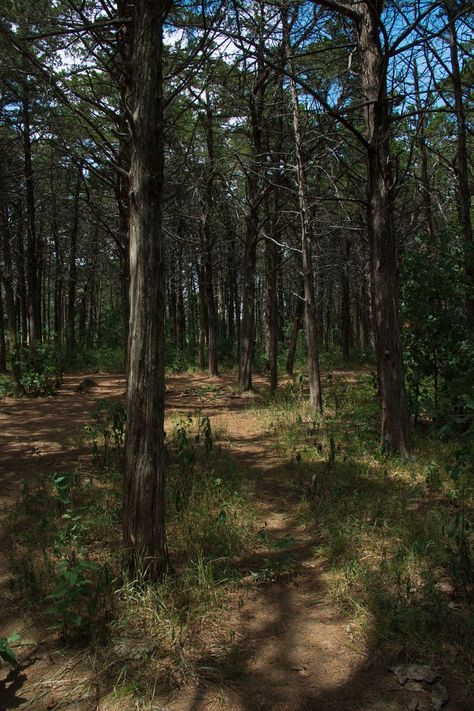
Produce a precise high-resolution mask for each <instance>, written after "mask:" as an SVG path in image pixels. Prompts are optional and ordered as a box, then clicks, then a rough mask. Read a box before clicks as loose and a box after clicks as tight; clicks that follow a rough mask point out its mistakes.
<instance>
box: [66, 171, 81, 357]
mask: <svg viewBox="0 0 474 711" xmlns="http://www.w3.org/2000/svg"><path fill="white" fill-rule="evenodd" d="M81 184H82V163H81V164H80V165H79V168H78V171H77V179H76V186H75V190H74V210H73V216H72V229H71V240H70V243H69V275H68V297H67V349H68V351H69V353H71V354H72V353H74V351H75V348H76V288H77V284H76V282H77V267H76V258H77V236H78V232H79V206H80V198H81Z"/></svg>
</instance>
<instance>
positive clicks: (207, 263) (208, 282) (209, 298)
mask: <svg viewBox="0 0 474 711" xmlns="http://www.w3.org/2000/svg"><path fill="white" fill-rule="evenodd" d="M204 123H205V130H206V146H207V157H208V165H207V169H206V186H205V191H204V201H203V209H202V217H201V219H202V225H201V229H202V240H203V273H204V274H203V275H204V292H205V299H206V312H207V354H208V368H209V375H218V374H219V369H218V364H217V309H216V299H215V294H214V269H213V251H214V245H215V238H214V234H213V229H212V219H213V212H214V211H213V205H214V171H215V166H214V150H215V146H214V126H213V121H212V109H211V104H210V100H209V95H208V93H207V92H206V106H205V115H204Z"/></svg>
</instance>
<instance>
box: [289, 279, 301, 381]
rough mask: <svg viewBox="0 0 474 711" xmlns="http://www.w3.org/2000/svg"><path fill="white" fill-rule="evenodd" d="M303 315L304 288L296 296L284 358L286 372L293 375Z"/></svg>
mask: <svg viewBox="0 0 474 711" xmlns="http://www.w3.org/2000/svg"><path fill="white" fill-rule="evenodd" d="M303 316H304V288H303V287H302V288H301V289H300V294H299V297H297V298H296V303H295V312H294V317H293V327H292V329H291V335H290V342H289V345H288V356H287V359H286V372H287V373H288V375H294V370H295V359H296V349H297V346H298V336H299V333H300V331H301V328H302V326H303Z"/></svg>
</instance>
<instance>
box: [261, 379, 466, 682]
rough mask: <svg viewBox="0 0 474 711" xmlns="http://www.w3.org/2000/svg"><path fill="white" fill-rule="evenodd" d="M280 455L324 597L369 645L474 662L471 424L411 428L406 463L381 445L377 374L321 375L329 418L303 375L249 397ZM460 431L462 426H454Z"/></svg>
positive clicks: (412, 654) (415, 656)
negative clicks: (309, 401)
mask: <svg viewBox="0 0 474 711" xmlns="http://www.w3.org/2000/svg"><path fill="white" fill-rule="evenodd" d="M252 407H254V408H256V410H257V411H258V413H259V417H260V418H261V419H262V421H263V422H264V423H265V425H266V426H267V427H268V428H269V429H270V430H271V431H272V432H273V434H274V442H275V447H276V449H277V450H278V452H279V453H280V455H281V456H282V458H283V460H284V461H286V462H287V464H286V466H285V475H286V477H287V481H288V486H289V488H291V489H292V490H293V493H294V494H295V496H296V497H298V499H299V502H300V503H299V513H300V517H301V522H302V523H303V524H306V525H307V526H309V527H310V528H311V530H312V531H313V533H314V541H315V544H314V548H313V555H314V558H315V559H317V560H318V561H320V562H321V563H322V567H323V570H324V579H325V582H326V583H327V585H328V591H329V594H330V596H331V597H332V598H333V599H335V600H336V601H337V602H338V604H339V606H340V607H341V609H342V610H343V611H344V612H345V613H346V614H348V615H349V616H350V618H351V620H352V622H351V625H350V630H351V632H350V634H351V635H352V636H353V637H354V638H357V639H359V640H362V641H363V642H364V643H365V645H367V647H368V648H372V647H374V646H377V645H379V644H381V643H384V642H388V643H390V644H392V645H394V646H395V648H396V649H398V650H399V651H401V652H403V653H404V654H405V655H406V656H407V657H408V658H409V659H412V660H427V659H432V658H435V659H438V660H439V659H443V661H444V662H446V661H447V662H448V663H456V664H458V665H460V666H462V668H464V669H465V670H467V669H468V668H469V665H470V664H472V661H473V660H474V609H473V606H472V602H473V593H474V536H473V532H474V527H473V516H472V514H473V505H474V487H473V485H474V479H473V473H474V472H473V461H474V457H473V449H472V439H473V438H472V424H471V429H468V424H469V423H467V421H466V416H464V419H463V418H458V420H462V421H461V422H458V423H457V424H456V423H455V424H456V427H457V429H456V428H455V430H456V431H455V432H454V436H453V432H452V431H451V432H450V431H449V429H450V428H449V427H444V428H443V429H442V430H441V431H440V427H439V426H438V427H435V426H432V427H431V428H429V427H428V426H426V425H425V426H424V427H423V429H421V428H420V429H418V430H416V431H415V432H414V447H413V453H412V455H411V456H410V458H408V459H407V460H399V459H388V458H385V457H384V456H382V454H381V453H380V452H379V450H378V407H377V398H376V391H375V382H374V377H373V375H371V374H368V373H364V374H362V375H360V376H359V378H358V382H357V383H350V382H348V381H347V380H346V379H345V377H344V376H343V375H341V374H334V373H329V374H328V380H327V383H326V388H325V415H324V417H320V418H314V417H312V416H311V415H310V413H309V411H308V408H307V405H306V402H305V396H304V393H303V388H302V383H301V382H298V380H296V382H294V383H289V384H288V385H286V386H283V387H282V388H281V389H280V391H279V392H278V393H277V395H276V396H275V398H273V399H270V398H269V397H267V399H266V402H265V403H263V404H262V402H260V403H258V404H255V403H254V404H253V405H252ZM460 428H461V429H460Z"/></svg>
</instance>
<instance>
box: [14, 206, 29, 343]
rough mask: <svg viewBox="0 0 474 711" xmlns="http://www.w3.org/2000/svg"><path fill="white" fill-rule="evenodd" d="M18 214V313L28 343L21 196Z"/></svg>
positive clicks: (21, 329)
mask: <svg viewBox="0 0 474 711" xmlns="http://www.w3.org/2000/svg"><path fill="white" fill-rule="evenodd" d="M16 215H17V230H16V273H17V275H18V299H19V309H18V312H19V313H18V315H19V318H20V325H19V329H18V333H19V334H21V342H22V344H26V342H27V340H28V297H27V291H26V277H25V247H24V241H23V210H22V202H21V198H19V199H18V201H17V204H16Z"/></svg>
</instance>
